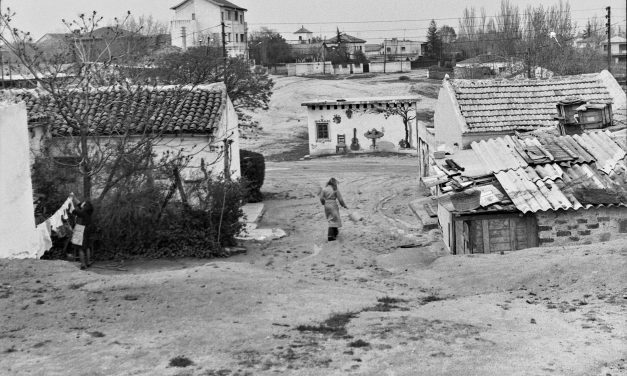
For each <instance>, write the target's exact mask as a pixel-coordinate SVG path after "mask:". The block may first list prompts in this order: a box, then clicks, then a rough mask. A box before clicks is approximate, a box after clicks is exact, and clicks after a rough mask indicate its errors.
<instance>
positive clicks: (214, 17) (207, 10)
mask: <svg viewBox="0 0 627 376" xmlns="http://www.w3.org/2000/svg"><path fill="white" fill-rule="evenodd" d="M170 9H172V10H174V17H173V20H172V21H171V22H170V25H171V27H170V33H171V35H172V45H173V46H176V47H180V48H182V49H186V48H188V47H199V46H207V45H216V46H221V45H222V30H221V23H222V22H224V24H225V30H224V32H225V42H226V50H227V53H228V55H229V56H232V57H236V56H247V54H248V48H247V38H248V37H247V35H248V24H247V23H246V20H245V14H246V11H247V10H246V9H244V8H242V7H240V6H237V5H235V4H233V3H231V2H230V1H227V0H183V1H181V2H179V3H178V4H176V5H174V6H173V7H172V8H170Z"/></svg>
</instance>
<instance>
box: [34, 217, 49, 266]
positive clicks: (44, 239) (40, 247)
mask: <svg viewBox="0 0 627 376" xmlns="http://www.w3.org/2000/svg"><path fill="white" fill-rule="evenodd" d="M36 229H37V231H36V234H37V249H36V251H37V253H36V254H35V257H36V258H40V257H41V256H43V254H44V253H45V252H46V251H47V250H49V249H50V248H52V239H50V230H49V229H48V221H46V222H43V223H41V224H38V225H37V227H36Z"/></svg>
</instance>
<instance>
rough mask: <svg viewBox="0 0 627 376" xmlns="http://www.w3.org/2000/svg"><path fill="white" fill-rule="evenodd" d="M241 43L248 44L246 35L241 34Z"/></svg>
mask: <svg viewBox="0 0 627 376" xmlns="http://www.w3.org/2000/svg"><path fill="white" fill-rule="evenodd" d="M239 41H240V42H246V37H245V36H244V34H240V36H239Z"/></svg>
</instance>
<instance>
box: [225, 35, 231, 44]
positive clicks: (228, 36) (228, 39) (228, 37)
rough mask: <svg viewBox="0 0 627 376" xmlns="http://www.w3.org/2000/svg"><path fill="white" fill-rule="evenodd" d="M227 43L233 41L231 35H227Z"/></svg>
mask: <svg viewBox="0 0 627 376" xmlns="http://www.w3.org/2000/svg"><path fill="white" fill-rule="evenodd" d="M226 41H227V42H230V41H231V33H227V34H226Z"/></svg>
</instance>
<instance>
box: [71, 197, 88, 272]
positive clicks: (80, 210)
mask: <svg viewBox="0 0 627 376" xmlns="http://www.w3.org/2000/svg"><path fill="white" fill-rule="evenodd" d="M70 197H71V198H72V201H73V202H74V203H75V206H74V212H73V214H75V215H76V224H75V225H74V231H73V232H72V240H71V242H72V244H73V245H74V246H75V247H78V257H79V258H80V260H81V269H85V268H87V267H89V266H91V264H92V261H91V252H92V249H91V244H90V235H91V230H92V220H91V216H92V214H93V213H94V207H93V206H92V204H91V202H90V201H89V200H85V201H83V202H79V201H78V199H77V198H76V196H74V193H70Z"/></svg>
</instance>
